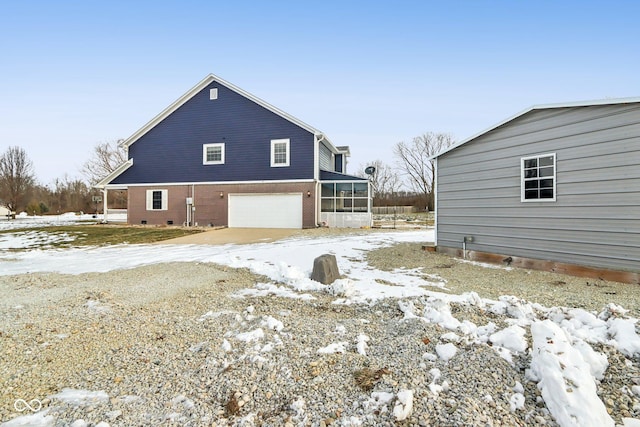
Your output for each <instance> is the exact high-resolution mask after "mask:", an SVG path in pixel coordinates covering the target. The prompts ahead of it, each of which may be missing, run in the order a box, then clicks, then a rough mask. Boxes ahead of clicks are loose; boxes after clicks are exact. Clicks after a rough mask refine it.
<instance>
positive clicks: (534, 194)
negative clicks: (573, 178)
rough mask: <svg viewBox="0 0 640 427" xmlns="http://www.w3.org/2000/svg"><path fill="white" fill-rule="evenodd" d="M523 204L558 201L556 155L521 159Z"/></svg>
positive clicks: (521, 198) (521, 195)
mask: <svg viewBox="0 0 640 427" xmlns="http://www.w3.org/2000/svg"><path fill="white" fill-rule="evenodd" d="M520 165H521V166H520V171H521V174H520V176H521V178H520V182H521V189H520V200H521V201H522V202H555V201H556V154H555V153H550V154H542V155H538V156H530V157H523V158H522V159H520Z"/></svg>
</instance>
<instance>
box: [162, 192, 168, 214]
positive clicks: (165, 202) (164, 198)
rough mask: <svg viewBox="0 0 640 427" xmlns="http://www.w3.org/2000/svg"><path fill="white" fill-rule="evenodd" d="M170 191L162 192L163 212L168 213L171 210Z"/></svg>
mask: <svg viewBox="0 0 640 427" xmlns="http://www.w3.org/2000/svg"><path fill="white" fill-rule="evenodd" d="M168 193H169V190H162V210H163V211H166V210H167V209H169V197H168Z"/></svg>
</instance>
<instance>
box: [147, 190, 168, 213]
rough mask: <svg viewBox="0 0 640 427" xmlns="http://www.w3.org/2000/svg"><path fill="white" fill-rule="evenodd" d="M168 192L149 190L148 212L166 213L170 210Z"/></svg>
mask: <svg viewBox="0 0 640 427" xmlns="http://www.w3.org/2000/svg"><path fill="white" fill-rule="evenodd" d="M168 194H169V192H168V190H147V210H148V211H166V210H167V208H168V205H169V203H168V200H169V198H168Z"/></svg>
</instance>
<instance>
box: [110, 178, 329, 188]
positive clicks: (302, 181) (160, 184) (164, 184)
mask: <svg viewBox="0 0 640 427" xmlns="http://www.w3.org/2000/svg"><path fill="white" fill-rule="evenodd" d="M310 182H311V183H313V182H316V180H314V179H281V180H273V181H269V180H266V181H201V182H146V183H141V184H118V185H119V186H126V187H173V186H180V185H242V184H252V185H253V184H298V183H299V184H306V183H310Z"/></svg>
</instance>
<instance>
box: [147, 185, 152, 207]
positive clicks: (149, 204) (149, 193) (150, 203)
mask: <svg viewBox="0 0 640 427" xmlns="http://www.w3.org/2000/svg"><path fill="white" fill-rule="evenodd" d="M147 210H148V211H151V210H153V190H147Z"/></svg>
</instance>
